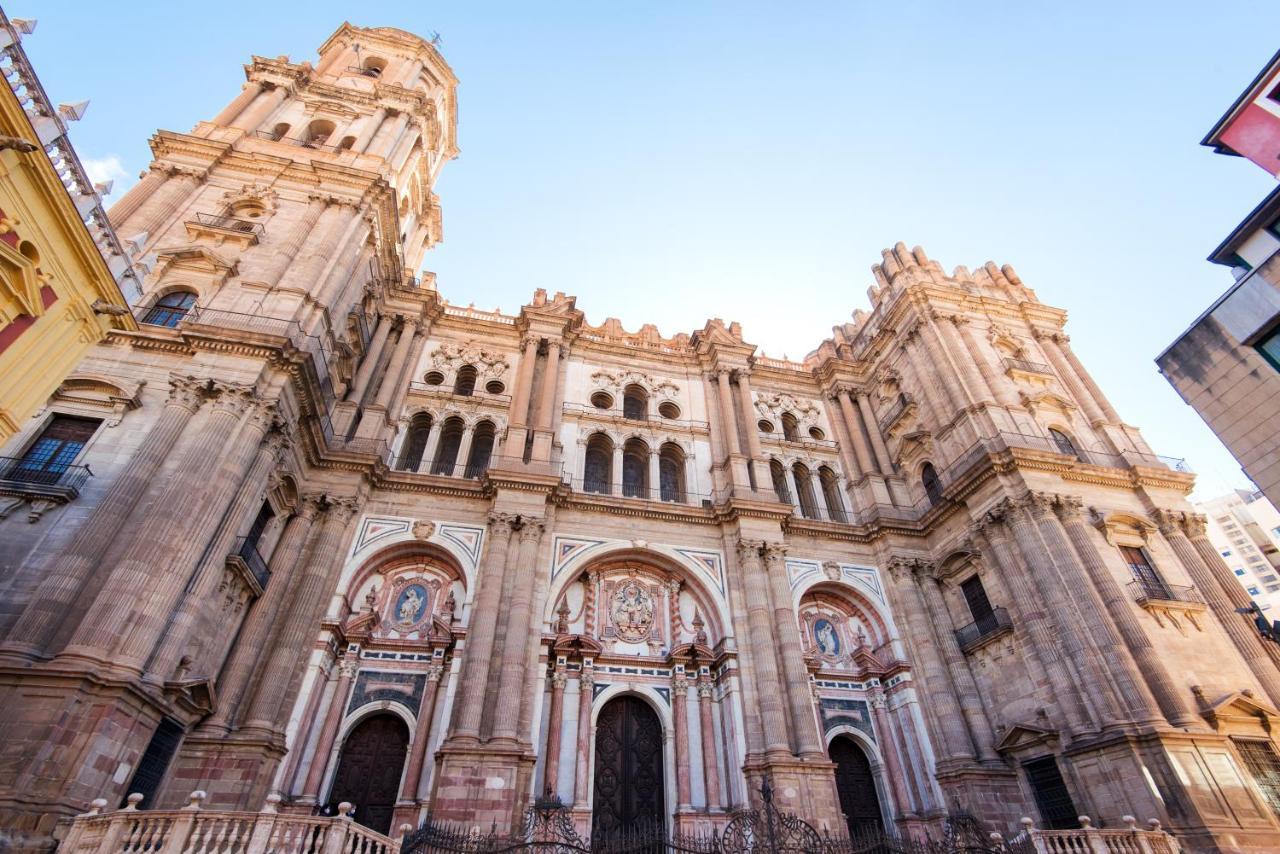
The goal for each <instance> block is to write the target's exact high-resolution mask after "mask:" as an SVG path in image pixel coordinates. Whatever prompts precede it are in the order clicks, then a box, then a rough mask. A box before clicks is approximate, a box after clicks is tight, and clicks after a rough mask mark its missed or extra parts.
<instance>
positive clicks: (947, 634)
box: [916, 575, 999, 762]
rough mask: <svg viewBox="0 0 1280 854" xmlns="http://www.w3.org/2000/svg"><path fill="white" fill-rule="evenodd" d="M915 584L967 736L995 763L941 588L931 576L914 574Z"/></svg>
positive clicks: (985, 758)
mask: <svg viewBox="0 0 1280 854" xmlns="http://www.w3.org/2000/svg"><path fill="white" fill-rule="evenodd" d="M916 583H917V584H918V585H920V589H921V591H922V592H923V593H924V602H925V607H926V608H927V609H928V614H929V622H930V623H931V624H932V625H934V626H936V627H937V630H938V631H937V640H938V647H939V651H940V652H941V653H942V660H943V661H945V662H946V664H947V670H948V671H950V673H951V682H952V684H954V685H955V687H956V695H957V697H958V698H959V700H960V708H961V709H963V710H964V717H965V720H966V721H967V722H968V724H969V734H970V735H971V736H972V737H973V742H974V746H975V747H976V748H977V754H978V758H979V759H981V760H982V761H984V762H986V761H989V760H998V759H999V757H998V756H997V755H996V751H995V742H994V740H993V739H992V734H993V732H994V730H993V729H992V727H991V721H990V720H989V719H988V718H987V710H986V709H985V708H984V707H983V705H982V695H981V694H980V693H979V692H978V683H977V681H976V680H975V679H974V678H973V671H971V670H970V669H969V662H968V660H966V659H965V656H964V652H963V651H962V650H961V649H960V644H959V643H957V642H956V633H955V625H954V624H953V623H952V620H951V611H950V609H949V608H947V603H946V601H945V600H944V599H943V597H942V588H941V587H939V585H938V581H937V579H936V578H934V577H933V576H932V575H928V576H925V575H917V576H916Z"/></svg>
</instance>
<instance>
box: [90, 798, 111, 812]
mask: <svg viewBox="0 0 1280 854" xmlns="http://www.w3.org/2000/svg"><path fill="white" fill-rule="evenodd" d="M106 808H107V799H106V798H94V799H93V800H92V801H90V802H89V811H88V812H87V813H85V815H101V814H102V811H103V810H104V809H106Z"/></svg>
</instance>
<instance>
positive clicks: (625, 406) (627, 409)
mask: <svg viewBox="0 0 1280 854" xmlns="http://www.w3.org/2000/svg"><path fill="white" fill-rule="evenodd" d="M622 417H623V418H630V419H631V420H632V421H646V420H648V418H649V393H648V392H647V391H645V390H644V387H643V386H638V385H629V386H627V389H626V391H625V392H624V393H623V397H622Z"/></svg>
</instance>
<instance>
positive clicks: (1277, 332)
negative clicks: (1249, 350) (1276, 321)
mask: <svg viewBox="0 0 1280 854" xmlns="http://www.w3.org/2000/svg"><path fill="white" fill-rule="evenodd" d="M1254 347H1256V348H1257V350H1258V352H1259V353H1261V354H1262V358H1264V359H1266V360H1267V361H1268V362H1270V363H1271V367H1273V368H1276V369H1277V370H1280V327H1277V328H1276V329H1273V330H1271V331H1270V332H1268V333H1267V334H1266V335H1265V336H1263V338H1262V340H1261V341H1259V342H1258V343H1257V344H1255V345H1254Z"/></svg>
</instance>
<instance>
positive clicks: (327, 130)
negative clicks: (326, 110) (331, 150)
mask: <svg viewBox="0 0 1280 854" xmlns="http://www.w3.org/2000/svg"><path fill="white" fill-rule="evenodd" d="M333 131H334V125H333V122H330V121H326V120H324V119H316V120H315V121H314V122H312V123H311V124H309V125H307V133H306V136H304V137H303V138H302V144H303V145H305V146H307V147H308V148H319V147H320V146H322V145H324V144H325V143H326V142H328V141H329V137H330V136H331V135H332V134H333Z"/></svg>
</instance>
